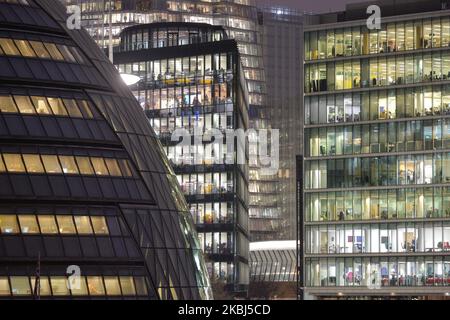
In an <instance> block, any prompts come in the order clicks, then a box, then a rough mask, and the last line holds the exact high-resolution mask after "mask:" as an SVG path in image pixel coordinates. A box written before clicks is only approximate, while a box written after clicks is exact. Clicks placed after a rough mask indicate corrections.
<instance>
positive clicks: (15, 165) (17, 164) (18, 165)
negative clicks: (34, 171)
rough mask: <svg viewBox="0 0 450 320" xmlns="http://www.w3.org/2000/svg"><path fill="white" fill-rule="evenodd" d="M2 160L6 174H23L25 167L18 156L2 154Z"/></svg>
mask: <svg viewBox="0 0 450 320" xmlns="http://www.w3.org/2000/svg"><path fill="white" fill-rule="evenodd" d="M3 160H4V161H5V165H6V169H7V170H8V172H13V173H15V172H25V166H24V164H23V162H22V157H21V156H20V155H19V154H3Z"/></svg>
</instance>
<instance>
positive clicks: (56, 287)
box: [50, 277, 70, 296]
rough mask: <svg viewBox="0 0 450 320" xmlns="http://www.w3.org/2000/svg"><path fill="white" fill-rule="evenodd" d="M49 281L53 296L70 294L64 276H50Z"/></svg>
mask: <svg viewBox="0 0 450 320" xmlns="http://www.w3.org/2000/svg"><path fill="white" fill-rule="evenodd" d="M50 283H51V285H52V291H53V295H54V296H68V295H70V292H69V289H68V286H67V279H66V278H65V277H51V278H50Z"/></svg>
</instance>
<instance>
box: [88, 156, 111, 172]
mask: <svg viewBox="0 0 450 320" xmlns="http://www.w3.org/2000/svg"><path fill="white" fill-rule="evenodd" d="M91 161H92V165H93V166H94V170H95V173H96V174H97V175H99V176H107V175H108V169H107V168H106V165H105V161H104V160H103V159H102V158H91Z"/></svg>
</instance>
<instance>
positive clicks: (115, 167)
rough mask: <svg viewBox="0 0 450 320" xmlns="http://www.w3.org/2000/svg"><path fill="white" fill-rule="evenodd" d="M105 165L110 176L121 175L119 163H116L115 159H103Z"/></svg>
mask: <svg viewBox="0 0 450 320" xmlns="http://www.w3.org/2000/svg"><path fill="white" fill-rule="evenodd" d="M105 162H106V166H107V167H108V170H109V174H110V175H111V176H116V177H120V176H122V173H121V172H120V168H119V164H118V163H117V160H116V159H109V158H106V159H105Z"/></svg>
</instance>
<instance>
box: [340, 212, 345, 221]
mask: <svg viewBox="0 0 450 320" xmlns="http://www.w3.org/2000/svg"><path fill="white" fill-rule="evenodd" d="M344 220H345V214H344V212H343V211H341V212H339V221H344Z"/></svg>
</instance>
